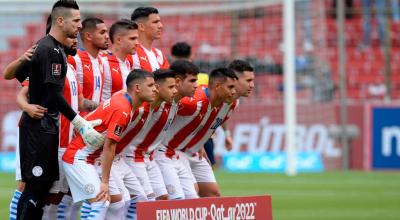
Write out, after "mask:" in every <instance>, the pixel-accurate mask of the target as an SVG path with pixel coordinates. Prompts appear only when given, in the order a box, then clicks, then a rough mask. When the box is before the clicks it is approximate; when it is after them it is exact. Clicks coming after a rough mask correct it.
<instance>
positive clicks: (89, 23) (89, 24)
mask: <svg viewBox="0 0 400 220" xmlns="http://www.w3.org/2000/svg"><path fill="white" fill-rule="evenodd" d="M98 24H104V21H103V20H101V19H100V18H94V17H92V18H86V19H85V20H83V21H82V28H81V30H80V31H79V34H80V35H81V39H82V40H83V36H82V35H83V33H85V32H86V31H88V30H93V29H96V25H98Z"/></svg>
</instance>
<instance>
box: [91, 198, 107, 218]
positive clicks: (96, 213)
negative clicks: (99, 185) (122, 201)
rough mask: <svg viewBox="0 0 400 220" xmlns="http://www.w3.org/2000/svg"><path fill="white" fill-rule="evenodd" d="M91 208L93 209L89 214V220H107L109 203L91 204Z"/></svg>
mask: <svg viewBox="0 0 400 220" xmlns="http://www.w3.org/2000/svg"><path fill="white" fill-rule="evenodd" d="M90 206H91V209H90V212H89V216H88V217H87V220H105V219H106V213H107V209H108V207H109V206H110V202H109V201H105V202H102V201H101V202H92V203H91V204H90Z"/></svg>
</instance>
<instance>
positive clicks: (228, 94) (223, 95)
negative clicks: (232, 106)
mask: <svg viewBox="0 0 400 220" xmlns="http://www.w3.org/2000/svg"><path fill="white" fill-rule="evenodd" d="M236 81H237V80H236V79H231V78H227V79H226V81H225V82H223V83H219V85H218V86H217V87H216V91H217V94H218V97H220V99H222V101H224V102H228V103H230V102H233V101H234V100H235V99H236V95H237V93H236V89H235V85H236Z"/></svg>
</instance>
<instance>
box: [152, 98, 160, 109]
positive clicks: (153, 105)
mask: <svg viewBox="0 0 400 220" xmlns="http://www.w3.org/2000/svg"><path fill="white" fill-rule="evenodd" d="M161 102H162V100H161V99H160V97H157V98H156V99H155V100H154V101H153V102H152V103H151V106H150V107H151V109H156V108H158V107H159V106H160V105H161Z"/></svg>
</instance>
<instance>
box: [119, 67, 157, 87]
mask: <svg viewBox="0 0 400 220" xmlns="http://www.w3.org/2000/svg"><path fill="white" fill-rule="evenodd" d="M148 77H150V78H154V76H153V74H151V73H149V72H147V71H146V70H142V69H134V70H132V71H131V72H130V73H129V74H128V77H126V88H129V85H130V84H132V83H135V82H137V81H140V80H144V79H146V78H148Z"/></svg>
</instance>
